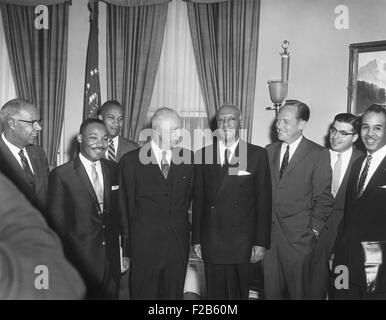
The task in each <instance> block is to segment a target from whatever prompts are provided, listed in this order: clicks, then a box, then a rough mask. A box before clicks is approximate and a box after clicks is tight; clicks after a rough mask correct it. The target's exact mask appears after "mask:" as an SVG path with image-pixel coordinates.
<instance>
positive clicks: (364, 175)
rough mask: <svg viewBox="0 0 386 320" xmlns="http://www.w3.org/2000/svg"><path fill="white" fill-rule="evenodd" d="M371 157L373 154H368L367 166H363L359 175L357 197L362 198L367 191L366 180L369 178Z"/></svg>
mask: <svg viewBox="0 0 386 320" xmlns="http://www.w3.org/2000/svg"><path fill="white" fill-rule="evenodd" d="M371 158H372V155H371V154H369V155H368V156H367V160H366V164H365V167H364V168H363V171H362V173H361V176H360V177H359V181H358V187H357V198H360V197H361V196H362V194H363V192H364V191H365V181H366V178H367V174H368V173H369V168H370V161H371Z"/></svg>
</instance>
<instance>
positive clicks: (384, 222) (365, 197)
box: [334, 155, 386, 287]
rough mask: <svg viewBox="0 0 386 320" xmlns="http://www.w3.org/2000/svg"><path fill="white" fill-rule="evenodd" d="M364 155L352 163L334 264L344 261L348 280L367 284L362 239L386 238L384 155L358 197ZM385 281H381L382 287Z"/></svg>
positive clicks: (385, 167)
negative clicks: (347, 271)
mask: <svg viewBox="0 0 386 320" xmlns="http://www.w3.org/2000/svg"><path fill="white" fill-rule="evenodd" d="M365 157H366V156H365V155H364V156H362V157H360V158H359V159H357V161H355V163H354V164H353V166H352V170H351V174H350V177H349V180H348V183H347V192H346V205H345V210H344V218H343V227H342V234H340V235H339V241H338V242H337V245H336V250H335V252H336V253H335V259H334V267H335V266H337V265H346V266H348V268H349V272H350V282H353V283H355V284H357V285H359V286H363V287H364V286H365V285H366V278H365V272H364V255H363V251H362V246H361V242H362V241H386V214H385V212H386V211H385V210H386V209H385V208H386V189H385V188H381V186H385V185H386V157H385V158H384V159H383V160H382V162H381V163H380V165H379V166H378V168H377V170H376V171H375V172H374V175H373V176H372V177H371V179H370V181H369V183H368V185H367V187H366V189H365V191H364V192H363V194H362V196H361V197H360V198H359V199H357V198H356V196H355V194H356V188H357V183H358V179H359V174H360V170H361V166H362V163H363V161H364V159H365ZM384 280H385V279H384ZM385 284H386V281H385V283H384V284H383V286H384V287H386V286H385Z"/></svg>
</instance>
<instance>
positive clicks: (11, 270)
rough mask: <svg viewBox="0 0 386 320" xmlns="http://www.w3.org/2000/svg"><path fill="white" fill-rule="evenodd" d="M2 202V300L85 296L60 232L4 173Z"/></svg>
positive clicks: (0, 177) (0, 184) (0, 176)
mask: <svg viewBox="0 0 386 320" xmlns="http://www.w3.org/2000/svg"><path fill="white" fill-rule="evenodd" d="M0 204H1V205H0V300H5V299H10V300H16V299H23V300H24V299H27V300H30V299H32V300H35V299H39V300H43V299H44V300H47V299H60V300H63V299H81V298H83V295H84V292H85V287H84V284H83V281H82V279H81V277H80V276H79V274H78V273H77V272H76V270H75V269H74V268H73V267H72V266H71V265H70V264H69V263H68V261H67V260H66V259H65V257H64V254H63V248H62V245H61V243H60V240H59V239H58V237H57V235H56V234H55V233H54V232H53V231H52V230H51V229H49V228H48V226H47V224H46V222H45V221H44V219H43V218H42V216H41V214H40V213H39V212H38V211H37V210H36V209H35V208H33V207H32V206H31V204H30V203H29V202H28V201H27V200H26V198H25V197H24V196H23V194H22V193H21V192H20V191H19V190H18V189H17V188H16V187H15V186H14V185H13V184H12V183H11V182H10V181H9V180H8V179H7V178H6V177H5V176H3V174H1V173H0Z"/></svg>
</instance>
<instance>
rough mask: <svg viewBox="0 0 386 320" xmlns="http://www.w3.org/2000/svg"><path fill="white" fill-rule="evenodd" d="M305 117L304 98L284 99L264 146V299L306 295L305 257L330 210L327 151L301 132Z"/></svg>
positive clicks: (301, 297)
mask: <svg viewBox="0 0 386 320" xmlns="http://www.w3.org/2000/svg"><path fill="white" fill-rule="evenodd" d="M309 117H310V109H309V108H308V106H307V105H306V104H305V103H303V102H301V101H298V100H287V101H286V103H285V105H284V106H283V107H281V108H280V112H279V115H278V117H277V120H276V130H277V133H278V138H279V141H277V142H274V143H272V144H270V145H268V146H267V150H268V158H269V163H270V166H271V181H272V198H273V205H272V225H271V227H272V232H271V248H270V249H269V250H268V251H267V252H266V254H265V257H264V293H265V297H266V298H267V299H288V298H289V299H296V300H302V299H305V298H306V292H305V288H306V286H307V285H308V283H307V282H306V281H305V276H306V275H307V266H308V262H309V257H310V254H311V251H312V249H313V246H314V245H315V243H316V241H317V238H318V236H319V234H320V233H321V232H322V230H323V227H324V225H325V222H326V220H327V218H328V216H329V215H330V213H331V211H332V205H333V201H334V199H333V197H332V195H331V178H332V175H331V167H330V156H329V152H328V150H327V149H324V148H323V147H321V146H319V145H317V144H316V143H314V142H312V141H310V140H308V139H306V138H305V137H304V136H303V130H304V128H305V127H306V124H307V122H308V120H309Z"/></svg>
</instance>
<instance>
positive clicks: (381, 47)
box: [347, 41, 386, 115]
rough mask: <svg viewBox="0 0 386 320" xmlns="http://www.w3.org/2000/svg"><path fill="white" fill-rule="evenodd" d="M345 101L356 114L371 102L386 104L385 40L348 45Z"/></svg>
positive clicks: (349, 110)
mask: <svg viewBox="0 0 386 320" xmlns="http://www.w3.org/2000/svg"><path fill="white" fill-rule="evenodd" d="M347 101H348V112H351V113H353V114H356V115H360V114H362V113H363V112H364V111H365V110H366V109H367V107H369V106H370V105H372V104H373V103H378V104H386V41H376V42H365V43H356V44H351V45H350V66H349V83H348V99H347Z"/></svg>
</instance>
